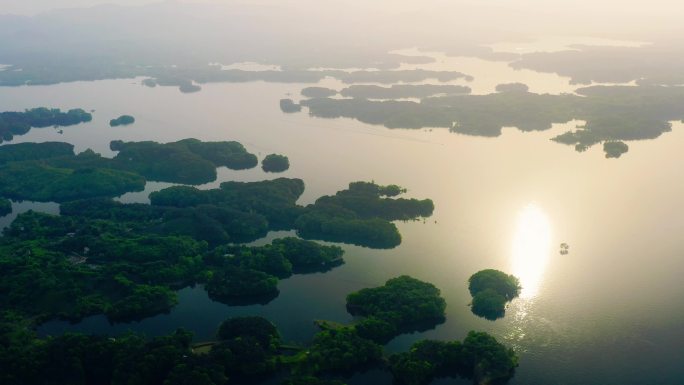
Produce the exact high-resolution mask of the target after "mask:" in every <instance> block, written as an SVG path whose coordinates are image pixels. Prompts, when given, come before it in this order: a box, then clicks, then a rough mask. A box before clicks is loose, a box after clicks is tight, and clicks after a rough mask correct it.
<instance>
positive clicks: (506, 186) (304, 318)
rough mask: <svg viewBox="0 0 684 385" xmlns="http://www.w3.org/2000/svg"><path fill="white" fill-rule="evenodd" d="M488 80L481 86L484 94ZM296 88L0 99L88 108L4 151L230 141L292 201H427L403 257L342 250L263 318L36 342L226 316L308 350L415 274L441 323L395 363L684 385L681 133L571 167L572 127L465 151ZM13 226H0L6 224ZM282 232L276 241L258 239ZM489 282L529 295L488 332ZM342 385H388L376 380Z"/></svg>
mask: <svg viewBox="0 0 684 385" xmlns="http://www.w3.org/2000/svg"><path fill="white" fill-rule="evenodd" d="M463 72H466V73H467V72H468V71H467V70H463ZM544 76H546V75H544ZM483 81H484V82H485V83H482V84H483V85H482V87H483V88H482V89H486V88H487V87H489V86H488V84H489V83H487V81H488V80H487V79H484V80H483ZM555 81H557V82H561V83H562V82H564V81H565V80H564V79H560V80H559V79H556V80H555ZM326 82H330V81H324V82H323V84H326ZM476 82H477V80H476ZM490 83H492V84H493V83H494V81H490ZM304 86H306V85H298V84H289V85H282V84H266V83H261V82H256V83H246V84H210V85H204V86H203V90H202V91H201V92H199V93H195V94H181V93H180V92H178V91H177V90H176V89H174V88H160V87H157V88H153V89H152V88H146V87H142V86H140V85H139V82H137V81H134V80H115V81H99V82H92V83H84V82H81V83H71V84H61V85H55V86H47V87H20V88H0V105H2V110H20V109H24V108H30V107H35V106H41V105H45V106H51V107H60V108H76V107H82V108H85V109H87V110H91V109H93V110H95V112H94V119H93V121H92V122H90V123H88V124H83V125H79V126H75V127H67V128H64V133H63V134H59V133H58V132H57V131H56V130H54V129H52V128H45V129H34V130H32V131H31V132H30V133H29V134H28V135H25V136H22V137H17V138H16V140H15V141H14V142H15V143H16V142H22V141H48V140H59V141H68V142H70V143H74V144H75V145H76V149H77V151H82V150H85V149H87V148H92V149H94V150H95V151H97V152H101V153H103V154H105V155H107V156H111V155H112V154H113V153H112V152H111V151H110V150H109V149H108V144H109V141H110V140H114V139H123V140H157V141H163V142H164V141H172V140H178V139H182V138H186V137H195V138H198V139H201V140H237V141H240V142H242V143H243V144H245V146H246V147H247V148H248V149H249V150H250V151H252V152H254V153H256V154H258V155H259V156H260V158H262V157H263V156H264V155H266V154H268V153H272V152H277V153H282V154H286V155H288V156H289V158H290V163H291V165H292V167H291V168H290V170H288V171H287V172H285V173H283V174H280V175H278V176H285V177H297V178H302V179H304V181H305V183H306V192H305V193H304V195H303V196H302V198H301V200H300V203H302V204H306V203H310V202H312V201H314V200H315V199H316V198H317V197H319V196H321V195H323V194H333V193H334V192H335V191H338V190H340V189H343V188H345V187H346V185H347V184H348V183H349V182H351V181H356V180H374V181H376V182H378V183H381V184H389V183H396V184H399V185H402V186H405V187H406V188H408V189H409V193H408V195H409V196H412V197H418V198H425V197H429V198H431V199H433V200H434V202H435V207H436V210H435V214H434V216H433V217H431V218H429V219H427V220H426V221H424V222H423V221H417V222H408V223H398V226H399V228H400V231H401V233H402V236H403V242H402V244H401V246H400V247H398V248H396V249H393V250H371V249H366V248H361V247H355V246H344V248H345V250H346V255H345V259H346V264H345V265H343V266H341V267H339V268H336V269H334V270H332V271H330V272H327V273H323V274H311V275H299V276H294V277H292V278H289V279H286V280H283V281H281V283H280V286H279V287H280V290H281V294H280V296H279V297H278V298H277V299H275V300H274V301H272V302H271V303H270V304H268V305H266V306H261V305H255V306H243V307H230V306H226V305H223V304H220V303H217V302H213V301H211V300H210V299H208V297H207V295H206V293H205V292H204V290H203V289H202V288H201V287H195V288H186V289H183V290H181V291H180V292H179V298H180V304H179V305H178V306H177V307H175V308H174V309H173V310H172V312H171V313H170V314H165V315H159V316H157V317H153V318H149V319H146V320H143V321H142V322H138V323H130V324H118V325H109V324H108V323H107V321H106V320H105V319H104V318H103V317H90V318H88V319H86V320H84V321H83V322H81V323H80V324H77V325H69V324H68V323H64V322H50V323H48V324H46V325H44V326H43V327H41V329H40V332H41V333H43V334H57V333H61V332H63V331H66V330H74V331H84V332H93V333H121V332H124V331H126V330H129V329H132V330H136V331H140V332H146V333H149V334H153V335H158V334H163V333H168V332H170V331H172V330H174V329H175V328H177V327H184V328H187V329H190V330H192V331H194V332H195V333H196V339H197V340H206V339H210V338H212V335H213V333H214V331H215V329H216V327H217V325H218V323H219V322H221V321H222V320H223V319H225V318H226V317H229V316H235V315H243V314H258V315H263V316H265V317H267V318H269V319H271V320H272V321H273V322H275V323H276V324H277V325H278V327H279V328H280V330H281V332H282V334H283V335H284V338H285V339H286V340H288V341H292V342H295V343H306V342H307V341H310V339H311V338H312V336H313V334H314V333H315V331H316V330H315V328H314V326H313V324H312V320H314V319H317V318H323V319H331V320H335V321H340V322H346V321H350V320H351V317H350V316H349V315H348V314H347V313H346V311H345V307H344V303H345V296H346V294H347V293H349V292H351V291H354V290H358V289H360V288H363V287H369V286H376V285H380V284H382V283H383V282H384V281H385V280H387V279H388V278H391V277H394V276H397V275H400V274H410V275H412V276H414V277H416V278H419V279H422V280H426V281H429V282H432V283H434V284H435V285H436V286H438V287H439V288H440V289H441V290H442V294H443V295H444V297H445V298H446V300H447V304H448V307H447V321H446V323H444V324H442V325H439V326H438V327H437V328H435V329H434V330H430V331H427V332H424V333H415V334H409V335H404V336H401V337H398V338H396V339H395V340H393V341H392V342H390V344H388V345H387V349H388V350H390V351H401V350H404V349H406V348H407V347H408V346H409V345H410V344H411V343H413V342H414V341H417V340H419V339H423V338H437V339H461V338H463V337H464V336H465V335H466V333H467V332H468V331H469V330H484V331H487V332H490V333H492V334H494V335H495V336H496V337H497V338H499V339H501V340H503V341H504V342H505V343H507V344H509V345H511V346H513V347H514V348H515V349H516V351H517V352H518V353H519V355H520V357H521V362H520V368H519V369H518V371H517V373H516V376H515V378H514V379H513V380H512V381H511V384H597V385H598V384H675V383H680V381H681V379H682V378H684V365H681V363H682V362H684V349H683V347H684V302H683V301H682V300H681V293H682V292H683V290H684V280H682V279H681V277H682V275H683V274H684V258H682V250H684V237H681V236H680V235H681V234H682V230H684V216H682V215H681V213H682V212H684V200H683V199H682V197H683V196H684V178H683V177H684V173H683V172H682V169H681V164H684V153H683V152H682V151H681V148H682V144H684V125H682V124H681V123H677V124H675V125H674V127H673V131H672V132H671V133H667V134H665V135H663V137H661V138H659V139H656V140H653V141H643V142H630V143H629V145H630V151H629V153H627V154H625V155H624V156H623V157H622V158H621V159H618V160H615V159H612V160H608V159H605V158H604V156H603V153H602V151H601V149H600V148H599V147H598V146H597V147H595V148H592V149H590V150H589V151H587V152H585V153H581V154H580V153H577V152H575V151H574V150H573V149H572V148H571V147H568V146H563V145H560V144H556V143H554V142H551V141H549V138H550V137H552V136H554V135H556V134H557V133H559V132H563V131H565V130H568V129H572V128H574V126H575V125H577V124H579V123H581V122H570V123H568V124H564V125H557V126H555V127H554V128H553V129H552V130H550V131H546V132H531V133H522V132H519V131H517V130H516V129H514V128H507V129H505V130H504V134H503V135H502V136H501V137H499V138H476V137H468V136H463V135H457V134H452V133H449V132H447V130H443V129H434V130H415V131H410V130H389V129H385V128H382V127H376V126H369V125H365V124H362V123H359V122H357V121H354V120H349V119H339V120H324V119H316V118H311V117H309V116H308V114H307V113H306V112H303V113H298V114H283V113H282V112H281V111H280V109H279V107H278V100H279V99H280V98H282V97H286V96H287V95H288V94H293V95H297V94H298V92H299V90H300V89H301V88H302V87H304ZM531 86H532V89H533V90H534V89H535V87H534V85H533V84H531ZM478 87H480V85H479V83H478ZM539 87H540V88H542V89H543V88H544V87H548V86H547V85H544V84H542V85H539ZM564 90H565V89H564V88H563V89H558V88H556V91H558V92H561V91H564ZM121 114H131V115H133V116H135V117H136V123H135V124H134V125H132V126H127V127H116V128H111V127H109V126H108V122H109V119H112V118H114V117H116V116H119V115H121ZM274 177H276V176H274V175H272V174H265V173H263V172H262V171H261V170H260V169H258V168H257V169H253V170H247V171H231V170H226V169H221V170H220V171H219V181H217V182H215V183H211V184H208V185H206V186H203V187H206V188H210V187H215V186H217V185H218V183H219V182H220V181H223V180H240V181H255V180H262V179H266V178H274ZM165 186H168V184H163V183H149V184H148V186H147V189H146V191H145V192H144V193H132V194H126V195H125V196H123V197H121V198H120V199H121V200H123V201H126V202H134V201H135V202H145V201H146V200H147V197H146V195H147V194H148V193H149V192H150V191H153V190H155V189H159V188H163V187H165ZM29 207H33V208H35V209H41V210H43V211H48V212H56V210H57V206H56V205H54V204H38V205H35V206H32V204H31V203H27V202H23V203H15V211H17V210H27V209H28V208H29ZM15 214H16V213H15ZM11 218H12V217H6V218H2V219H0V225H6V224H7V223H8V222H9V220H10V219H11ZM290 234H291V233H287V232H279V233H271V234H269V237H268V239H267V240H262V241H261V242H262V243H263V242H267V241H268V240H270V239H272V238H274V237H282V236H286V235H290ZM561 242H566V243H568V244H569V245H570V253H569V254H568V255H561V254H560V253H559V244H560V243H561ZM484 268H496V269H501V270H504V271H508V272H512V273H515V274H516V275H518V276H520V277H521V279H522V284H523V286H524V291H523V295H522V296H521V297H520V298H518V299H516V300H514V301H513V302H512V304H511V305H510V307H509V309H508V310H507V312H506V316H505V317H504V318H503V319H500V320H497V321H495V322H490V321H487V320H484V319H481V318H478V317H476V316H474V315H473V314H472V313H471V312H470V309H469V307H468V304H469V302H470V296H469V294H468V290H467V285H466V281H467V279H468V277H469V276H470V275H471V274H472V273H474V272H476V271H478V270H480V269H484ZM455 381H457V380H440V381H439V382H438V383H439V384H447V383H449V384H454V383H459V382H455ZM350 382H351V383H356V384H363V383H370V382H372V383H377V384H388V385H389V384H390V383H391V381H390V379H389V378H388V376H387V375H386V374H382V373H378V372H370V373H367V374H364V375H357V376H355V377H354V378H353V379H352V380H350ZM436 383H437V382H436ZM460 383H463V381H460Z"/></svg>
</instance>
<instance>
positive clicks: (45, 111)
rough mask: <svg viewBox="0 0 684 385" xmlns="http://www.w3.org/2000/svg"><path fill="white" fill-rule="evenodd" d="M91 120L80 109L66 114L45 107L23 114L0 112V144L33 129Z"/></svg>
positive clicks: (90, 117)
mask: <svg viewBox="0 0 684 385" xmlns="http://www.w3.org/2000/svg"><path fill="white" fill-rule="evenodd" d="M92 119H93V116H92V115H91V114H89V113H87V112H85V111H84V110H82V109H80V108H79V109H73V110H69V111H66V112H62V111H61V110H60V109H55V108H53V109H50V108H45V107H40V108H33V109H30V110H25V111H23V112H0V143H2V141H10V140H12V139H13V138H14V136H15V135H24V134H26V133H27V132H29V131H30V130H31V128H33V127H35V128H43V127H51V126H73V125H76V124H79V123H85V122H90V121H91V120H92Z"/></svg>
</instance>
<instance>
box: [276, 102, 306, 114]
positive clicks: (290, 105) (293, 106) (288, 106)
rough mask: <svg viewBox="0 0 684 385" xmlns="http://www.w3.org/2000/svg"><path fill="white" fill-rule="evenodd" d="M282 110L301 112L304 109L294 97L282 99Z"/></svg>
mask: <svg viewBox="0 0 684 385" xmlns="http://www.w3.org/2000/svg"><path fill="white" fill-rule="evenodd" d="M280 110H281V111H283V112H285V113H293V112H299V111H301V110H302V106H301V105H299V104H297V103H295V102H294V101H293V100H292V99H280Z"/></svg>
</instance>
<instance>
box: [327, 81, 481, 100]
mask: <svg viewBox="0 0 684 385" xmlns="http://www.w3.org/2000/svg"><path fill="white" fill-rule="evenodd" d="M470 91H471V90H470V87H466V86H458V85H450V84H392V85H391V86H390V87H381V86H375V85H353V86H350V87H347V88H344V89H342V90H341V91H340V95H342V96H345V97H350V98H361V99H403V98H418V99H422V98H427V97H430V96H436V95H463V94H469V93H470Z"/></svg>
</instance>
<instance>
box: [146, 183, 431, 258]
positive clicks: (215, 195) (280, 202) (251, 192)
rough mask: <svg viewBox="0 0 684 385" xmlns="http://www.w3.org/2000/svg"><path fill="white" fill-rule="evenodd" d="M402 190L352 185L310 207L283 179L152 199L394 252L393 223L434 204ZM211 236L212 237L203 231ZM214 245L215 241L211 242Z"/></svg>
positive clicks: (171, 191) (183, 189) (176, 190)
mask: <svg viewBox="0 0 684 385" xmlns="http://www.w3.org/2000/svg"><path fill="white" fill-rule="evenodd" d="M396 188H397V186H389V187H386V186H379V185H376V184H374V183H368V182H354V183H350V185H349V189H347V190H343V191H339V192H338V193H337V194H335V195H334V196H324V197H321V198H319V199H317V200H316V202H315V203H314V204H311V205H308V206H305V207H303V206H298V205H297V204H296V201H297V199H298V198H299V196H300V195H301V194H302V193H303V192H304V183H303V181H301V180H300V179H286V178H278V179H274V180H271V181H261V182H224V183H222V184H221V186H220V188H218V189H212V190H199V189H196V188H193V187H187V186H176V187H170V188H167V189H164V190H161V191H158V192H155V193H152V194H151V195H150V200H151V202H152V205H153V206H159V207H176V208H193V210H194V211H198V210H203V209H204V208H206V207H208V206H214V207H219V208H222V209H229V210H237V211H241V212H245V213H248V214H249V215H253V216H259V217H261V218H263V219H264V220H265V221H266V222H267V223H268V228H270V229H274V230H284V229H295V230H297V234H298V235H300V236H301V237H303V238H307V239H318V240H324V241H332V242H344V243H353V244H357V245H360V246H366V247H373V248H392V247H396V246H397V245H399V244H400V243H401V235H400V234H399V231H398V230H397V228H396V226H395V225H394V224H393V223H392V222H391V221H394V220H411V219H415V218H418V217H427V216H430V215H432V211H433V209H434V205H433V203H432V201H431V200H429V199H425V200H418V199H405V198H394V197H390V196H388V194H395V193H396V192H397V191H396ZM203 233H204V234H205V235H204V236H205V237H206V236H210V234H213V233H209V232H206V231H204V232H203ZM206 240H207V241H209V242H212V240H211V239H206Z"/></svg>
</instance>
